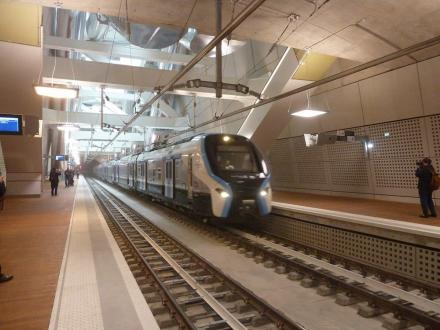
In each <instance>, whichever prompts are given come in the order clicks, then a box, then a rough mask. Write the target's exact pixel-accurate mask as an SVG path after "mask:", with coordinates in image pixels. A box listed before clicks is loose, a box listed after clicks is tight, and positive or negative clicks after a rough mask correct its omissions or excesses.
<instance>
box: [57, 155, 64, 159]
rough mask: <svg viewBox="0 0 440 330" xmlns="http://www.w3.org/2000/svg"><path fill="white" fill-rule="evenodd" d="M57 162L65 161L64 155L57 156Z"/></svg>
mask: <svg viewBox="0 0 440 330" xmlns="http://www.w3.org/2000/svg"><path fill="white" fill-rule="evenodd" d="M55 160H65V159H64V155H56V156H55Z"/></svg>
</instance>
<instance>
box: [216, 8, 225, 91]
mask: <svg viewBox="0 0 440 330" xmlns="http://www.w3.org/2000/svg"><path fill="white" fill-rule="evenodd" d="M215 11H216V33H217V34H219V33H220V32H221V30H222V0H217V1H216V3H215ZM215 64H216V78H217V84H216V87H215V97H216V98H218V99H220V98H221V97H222V80H223V77H222V40H220V42H219V43H218V44H217V46H215Z"/></svg>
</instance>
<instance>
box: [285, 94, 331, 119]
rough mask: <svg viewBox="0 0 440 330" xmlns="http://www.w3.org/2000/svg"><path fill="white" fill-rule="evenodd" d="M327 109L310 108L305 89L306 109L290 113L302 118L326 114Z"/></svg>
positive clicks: (308, 96)
mask: <svg viewBox="0 0 440 330" xmlns="http://www.w3.org/2000/svg"><path fill="white" fill-rule="evenodd" d="M326 113H327V111H323V110H316V109H310V95H309V91H307V109H303V110H299V111H295V112H292V113H291V114H290V115H292V116H296V117H302V118H312V117H317V116H321V115H324V114H326Z"/></svg>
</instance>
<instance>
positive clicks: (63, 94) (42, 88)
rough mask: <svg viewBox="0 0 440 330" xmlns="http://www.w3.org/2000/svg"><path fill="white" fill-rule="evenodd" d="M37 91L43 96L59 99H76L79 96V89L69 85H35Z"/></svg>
mask: <svg viewBox="0 0 440 330" xmlns="http://www.w3.org/2000/svg"><path fill="white" fill-rule="evenodd" d="M34 90H35V93H37V94H38V95H41V96H47V97H53V98H57V99H75V98H77V97H78V94H79V89H78V88H72V87H67V86H51V85H44V84H41V85H34Z"/></svg>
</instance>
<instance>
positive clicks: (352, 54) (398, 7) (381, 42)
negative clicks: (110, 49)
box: [20, 0, 440, 62]
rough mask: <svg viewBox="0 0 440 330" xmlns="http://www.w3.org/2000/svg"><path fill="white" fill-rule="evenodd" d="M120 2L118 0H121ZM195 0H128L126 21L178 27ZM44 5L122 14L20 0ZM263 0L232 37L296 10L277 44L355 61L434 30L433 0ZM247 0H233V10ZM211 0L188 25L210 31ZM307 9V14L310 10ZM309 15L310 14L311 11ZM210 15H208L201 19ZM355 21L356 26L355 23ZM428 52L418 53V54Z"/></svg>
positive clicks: (262, 30) (270, 27) (248, 35)
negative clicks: (294, 19)
mask: <svg viewBox="0 0 440 330" xmlns="http://www.w3.org/2000/svg"><path fill="white" fill-rule="evenodd" d="M122 1H123V0H122ZM194 1H195V0H167V1H163V0H128V11H129V13H128V17H129V20H130V21H133V22H139V23H143V24H149V25H159V26H171V27H183V26H185V22H186V21H187V19H188V16H189V14H190V11H191V7H192V5H193V4H194ZM20 2H28V3H37V4H41V5H44V6H55V5H61V7H62V8H65V9H76V10H81V11H89V12H101V13H103V14H106V15H112V16H118V14H119V16H122V17H125V16H126V14H125V3H124V4H123V5H122V7H121V8H122V9H121V10H119V8H120V5H121V0H93V1H92V0H62V1H54V0H23V1H20ZM313 2H314V0H267V1H266V2H265V3H264V4H263V6H262V7H260V9H259V10H258V11H257V12H256V13H254V14H253V15H252V16H251V17H250V18H248V19H247V20H246V21H245V22H244V23H243V24H242V25H241V26H240V27H239V28H238V29H237V30H236V31H235V33H234V35H233V37H234V38H237V39H255V40H259V41H264V42H269V43H273V42H275V41H276V40H277V39H278V38H279V37H280V34H281V32H282V31H283V30H284V28H285V27H286V24H287V23H288V17H289V15H291V14H296V15H299V18H298V19H297V20H296V21H294V22H293V23H292V24H291V25H290V26H289V28H288V29H287V30H286V33H285V34H284V35H283V36H282V37H281V40H280V42H279V43H280V44H283V45H286V46H290V47H294V48H299V49H305V48H307V47H310V46H313V51H315V52H320V53H324V54H329V55H333V56H338V57H342V58H347V59H351V60H355V61H362V62H364V61H366V60H370V59H373V58H376V57H379V56H382V55H384V54H386V53H389V52H392V51H394V50H396V49H398V48H404V47H407V46H409V45H412V44H414V43H416V42H419V41H423V40H426V39H429V38H431V37H434V36H436V35H439V34H440V24H438V22H440V1H438V0H423V1H414V0H398V1H396V0H329V1H325V0H316V4H317V5H318V7H319V6H320V5H321V4H323V3H324V2H326V3H325V4H324V5H323V6H322V7H321V8H319V9H318V10H316V11H315V5H314V4H313ZM231 3H232V1H223V21H224V22H223V24H227V23H228V22H229V20H230V18H231V13H232V5H231ZM246 3H249V0H246V1H244V0H241V1H238V4H237V6H236V10H235V12H236V13H237V12H239V11H241V10H242V9H243V6H244V5H245V4H246ZM214 7H215V2H214V1H206V0H199V1H197V3H196V6H195V8H194V11H193V13H192V15H191V17H190V19H189V22H188V25H189V26H192V27H195V28H197V29H198V30H199V31H200V32H202V33H206V34H211V35H214V34H215V22H214V19H213V18H214V17H215V15H214ZM312 14H313V15H312ZM311 15H312V16H311ZM207 17H211V18H212V19H207ZM356 23H358V25H356ZM427 56H429V54H426V52H425V53H424V57H427Z"/></svg>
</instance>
